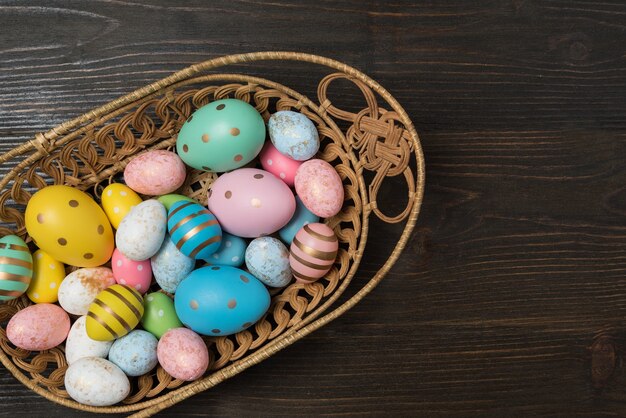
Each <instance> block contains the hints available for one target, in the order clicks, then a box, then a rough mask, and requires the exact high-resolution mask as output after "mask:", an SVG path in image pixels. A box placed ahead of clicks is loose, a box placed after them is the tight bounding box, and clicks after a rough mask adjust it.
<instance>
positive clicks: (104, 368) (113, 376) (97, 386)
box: [65, 357, 130, 406]
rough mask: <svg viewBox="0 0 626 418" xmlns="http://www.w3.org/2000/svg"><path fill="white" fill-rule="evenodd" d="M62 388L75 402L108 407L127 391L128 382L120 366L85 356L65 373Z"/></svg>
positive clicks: (120, 399) (124, 396)
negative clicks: (63, 387)
mask: <svg viewBox="0 0 626 418" xmlns="http://www.w3.org/2000/svg"><path fill="white" fill-rule="evenodd" d="M65 389H66V390H67V393H68V395H70V397H71V398H72V399H74V400H75V401H76V402H80V403H82V404H84V405H90V406H109V405H114V404H116V403H118V402H121V401H123V400H124V399H125V398H126V397H127V396H128V394H129V393H130V382H129V381H128V377H126V375H125V374H124V372H123V371H122V369H120V368H119V367H117V366H116V365H115V364H113V363H111V362H110V361H108V360H105V359H103V358H99V357H85V358H81V359H79V360H77V361H75V362H74V363H72V364H71V365H70V366H69V367H68V368H67V370H66V372H65Z"/></svg>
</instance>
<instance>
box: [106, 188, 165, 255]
mask: <svg viewBox="0 0 626 418" xmlns="http://www.w3.org/2000/svg"><path fill="white" fill-rule="evenodd" d="M166 230H167V212H166V211H165V207H164V206H163V205H162V204H161V203H160V202H158V201H156V200H153V199H150V200H146V201H144V202H141V203H140V204H138V205H137V206H135V207H134V208H132V209H131V210H130V212H129V213H128V215H126V216H125V217H124V219H122V222H121V223H120V226H119V228H118V229H117V232H116V234H115V243H116V245H117V248H118V250H120V252H121V253H122V254H124V255H125V256H126V257H127V258H129V259H131V260H136V261H143V260H147V259H149V258H150V257H152V256H153V255H154V254H156V252H157V251H159V248H161V244H162V243H163V238H164V237H165V232H166Z"/></svg>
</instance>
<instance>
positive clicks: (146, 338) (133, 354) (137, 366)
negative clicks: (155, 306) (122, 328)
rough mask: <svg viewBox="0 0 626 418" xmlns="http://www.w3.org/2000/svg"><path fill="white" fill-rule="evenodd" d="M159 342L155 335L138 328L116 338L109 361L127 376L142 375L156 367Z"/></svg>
mask: <svg viewBox="0 0 626 418" xmlns="http://www.w3.org/2000/svg"><path fill="white" fill-rule="evenodd" d="M157 344H158V341H157V339H156V338H155V337H154V335H152V334H150V333H149V332H147V331H143V330H139V329H136V330H134V331H131V332H130V333H128V334H127V335H124V336H123V337H122V338H120V339H118V340H115V342H114V343H113V346H112V347H111V351H109V361H110V362H112V363H113V364H115V365H116V366H117V367H119V368H120V369H122V371H123V372H124V373H126V375H127V376H141V375H143V374H146V373H148V372H149V371H150V370H152V369H154V368H155V367H156V365H157V363H158V360H157Z"/></svg>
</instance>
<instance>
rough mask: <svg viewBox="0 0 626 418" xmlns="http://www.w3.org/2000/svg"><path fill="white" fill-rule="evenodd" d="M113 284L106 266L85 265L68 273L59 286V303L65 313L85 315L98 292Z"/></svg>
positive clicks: (109, 270)
mask: <svg viewBox="0 0 626 418" xmlns="http://www.w3.org/2000/svg"><path fill="white" fill-rule="evenodd" d="M114 284H115V278H113V271H111V269H110V268H107V267H86V268H82V269H79V270H76V271H73V272H72V273H70V274H68V275H67V276H66V277H65V279H64V280H63V281H62V282H61V285H60V286H59V295H58V296H59V304H60V305H61V307H62V308H63V309H65V311H66V312H67V313H71V314H73V315H87V312H88V311H89V305H91V303H92V302H93V300H94V299H95V298H96V296H98V293H100V292H101V291H103V290H104V289H106V288H107V287H109V286H112V285H114Z"/></svg>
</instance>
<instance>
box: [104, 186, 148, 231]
mask: <svg viewBox="0 0 626 418" xmlns="http://www.w3.org/2000/svg"><path fill="white" fill-rule="evenodd" d="M140 203H141V198H140V197H139V195H138V194H137V193H135V192H134V191H133V190H132V189H131V188H130V187H128V186H126V185H124V184H121V183H111V184H109V185H108V186H107V187H105V188H104V190H103V191H102V208H103V209H104V213H106V215H107V217H108V218H109V221H110V222H111V225H113V228H115V229H117V228H118V227H119V226H120V223H121V222H122V219H124V216H126V215H127V214H128V212H130V209H131V208H132V207H133V206H137V205H138V204H140Z"/></svg>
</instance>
